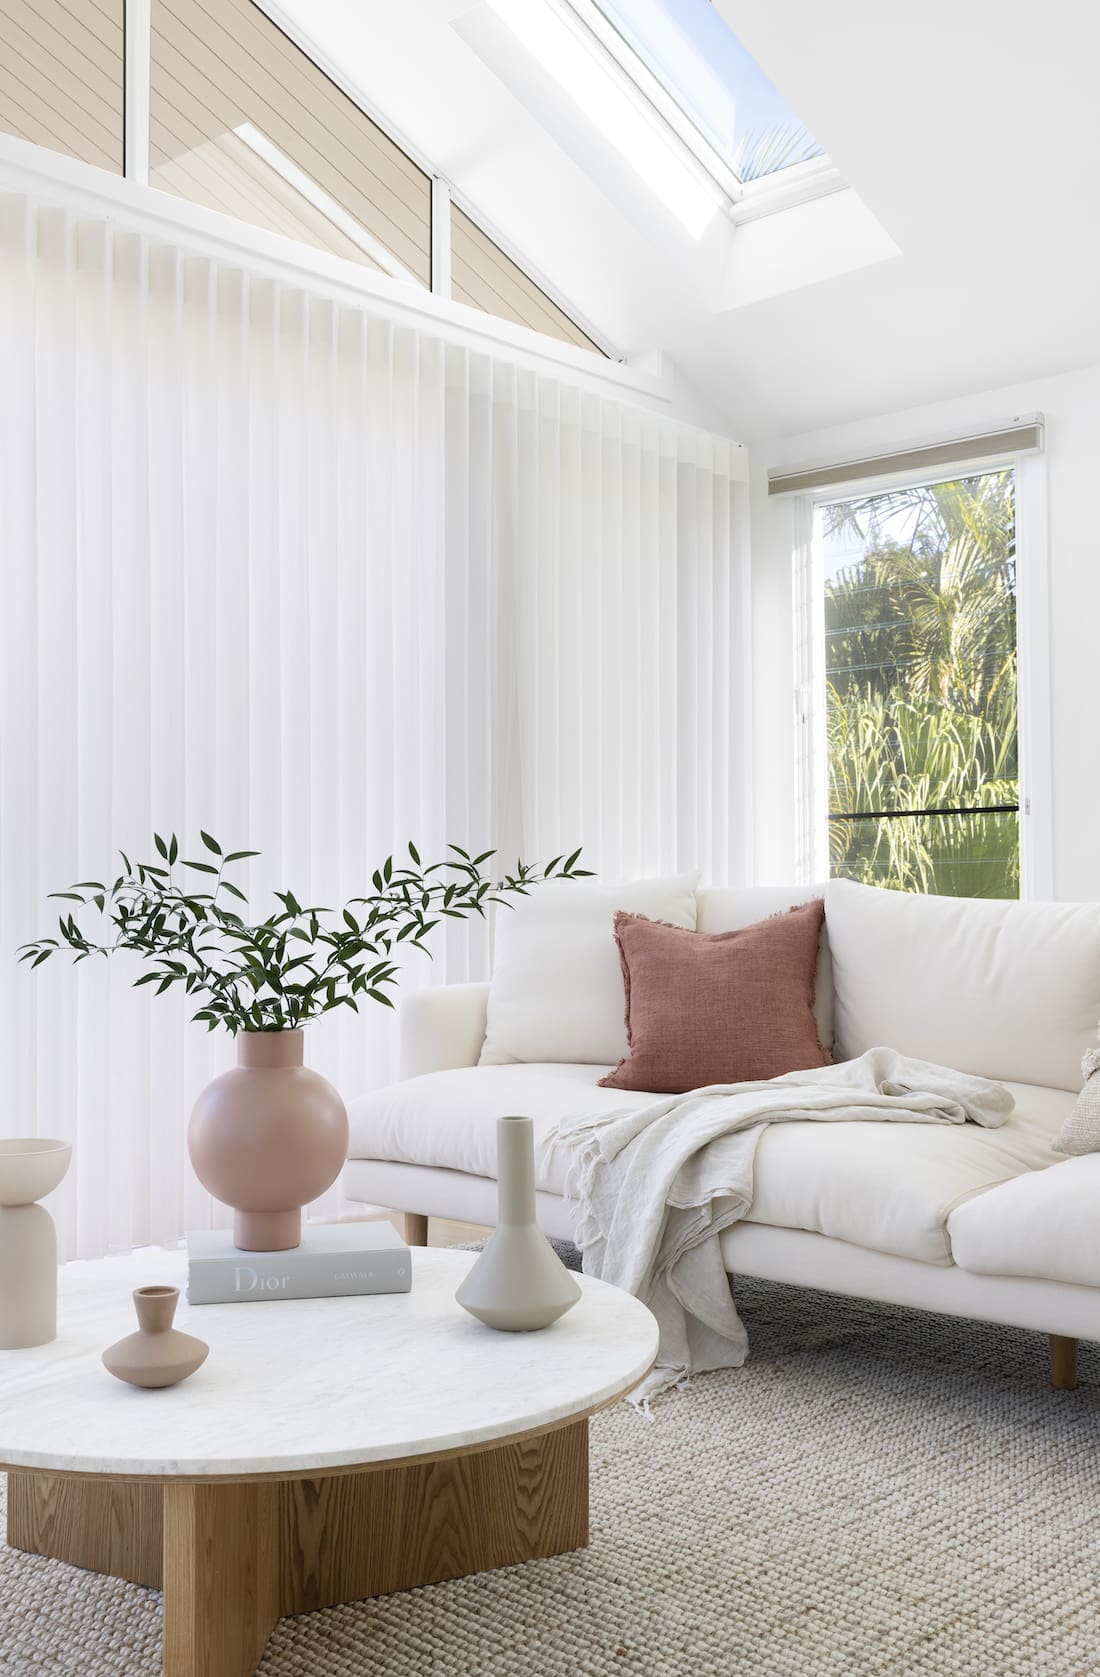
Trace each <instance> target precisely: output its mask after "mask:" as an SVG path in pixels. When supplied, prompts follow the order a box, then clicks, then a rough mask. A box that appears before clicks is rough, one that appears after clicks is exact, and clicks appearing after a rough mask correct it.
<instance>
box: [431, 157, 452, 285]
mask: <svg viewBox="0 0 1100 1677" xmlns="http://www.w3.org/2000/svg"><path fill="white" fill-rule="evenodd" d="M432 291H433V292H434V293H435V295H436V296H437V297H449V296H450V295H451V189H450V187H449V186H448V184H447V182H446V181H445V180H442V179H441V178H440V176H439V175H433V176H432Z"/></svg>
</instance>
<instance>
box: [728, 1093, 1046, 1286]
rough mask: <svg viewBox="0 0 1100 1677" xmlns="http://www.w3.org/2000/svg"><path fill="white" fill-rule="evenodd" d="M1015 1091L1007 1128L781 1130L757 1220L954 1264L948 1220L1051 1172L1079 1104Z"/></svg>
mask: <svg viewBox="0 0 1100 1677" xmlns="http://www.w3.org/2000/svg"><path fill="white" fill-rule="evenodd" d="M1008 1087H1009V1088H1010V1089H1011V1091H1012V1094H1013V1095H1014V1097H1015V1099H1016V1108H1015V1110H1014V1111H1013V1113H1012V1115H1011V1117H1010V1118H1009V1119H1008V1122H1007V1123H1005V1124H1003V1125H1002V1126H1001V1127H1000V1128H999V1129H996V1130H987V1129H983V1128H981V1127H980V1126H979V1125H977V1124H959V1125H951V1126H949V1127H947V1126H943V1125H939V1124H876V1123H873V1122H872V1123H858V1122H857V1123H852V1124H813V1123H809V1124H773V1125H772V1126H771V1127H770V1128H769V1129H767V1130H766V1131H765V1133H764V1135H763V1136H762V1137H761V1140H760V1148H759V1151H758V1152H757V1155H756V1192H755V1195H754V1198H753V1205H752V1211H751V1212H750V1214H749V1220H750V1221H751V1222H754V1223H773V1224H776V1225H777V1226H778V1227H780V1228H791V1229H809V1230H811V1231H813V1232H816V1233H818V1234H826V1235H832V1236H833V1237H834V1238H835V1239H837V1240H847V1241H850V1242H852V1244H853V1245H856V1246H866V1247H869V1248H870V1249H871V1250H872V1251H874V1252H890V1253H893V1254H894V1255H895V1256H896V1257H899V1258H914V1259H916V1260H917V1261H918V1262H921V1263H929V1264H949V1263H950V1262H951V1261H952V1257H951V1241H950V1237H949V1235H948V1230H947V1221H948V1218H949V1217H950V1215H951V1213H952V1211H953V1210H954V1209H955V1207H956V1206H957V1205H959V1204H961V1203H962V1202H963V1201H964V1200H967V1199H969V1198H970V1197H971V1196H972V1195H974V1194H982V1193H984V1192H985V1190H987V1189H989V1188H992V1187H994V1186H995V1185H997V1184H998V1183H1002V1182H1007V1181H1010V1180H1011V1179H1012V1178H1014V1177H1016V1176H1018V1175H1020V1174H1021V1172H1024V1171H1036V1170H1041V1169H1043V1168H1044V1167H1045V1166H1047V1165H1050V1164H1052V1163H1053V1161H1054V1160H1055V1158H1056V1157H1057V1155H1056V1154H1055V1153H1054V1151H1053V1147H1052V1143H1053V1138H1054V1136H1055V1135H1056V1134H1057V1132H1058V1128H1059V1125H1060V1124H1061V1122H1062V1119H1063V1117H1064V1116H1065V1113H1066V1111H1067V1110H1068V1108H1069V1107H1070V1106H1072V1104H1073V1103H1072V1099H1071V1097H1070V1096H1069V1095H1068V1094H1066V1093H1065V1092H1064V1091H1062V1090H1060V1089H1035V1088H1031V1087H1027V1086H1025V1085H1023V1084H1012V1083H1010V1084H1009V1085H1008Z"/></svg>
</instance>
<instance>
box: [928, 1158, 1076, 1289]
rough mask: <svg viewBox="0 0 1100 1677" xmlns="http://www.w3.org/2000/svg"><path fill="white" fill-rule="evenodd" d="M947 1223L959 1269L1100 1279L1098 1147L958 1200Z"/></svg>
mask: <svg viewBox="0 0 1100 1677" xmlns="http://www.w3.org/2000/svg"><path fill="white" fill-rule="evenodd" d="M947 1229H948V1233H949V1235H950V1237H951V1254H952V1257H953V1258H954V1260H955V1262H956V1263H957V1264H958V1265H959V1268H960V1269H969V1270H973V1271H974V1272H975V1273H976V1274H978V1275H1027V1276H1038V1277H1041V1278H1042V1279H1043V1280H1047V1281H1069V1282H1071V1283H1075V1284H1076V1285H1077V1286H1080V1287H1100V1153H1089V1154H1086V1155H1085V1156H1083V1157H1082V1158H1079V1159H1063V1160H1062V1161H1061V1162H1060V1163H1058V1164H1055V1165H1051V1167H1050V1169H1049V1170H1043V1171H1031V1172H1029V1173H1028V1174H1027V1175H1026V1176H1018V1177H1015V1178H1014V1179H1013V1180H1012V1181H1011V1182H1005V1183H1004V1184H1003V1185H1002V1186H1001V1187H999V1188H991V1189H990V1191H989V1193H988V1194H979V1195H978V1197H977V1198H976V1199H971V1200H967V1201H966V1203H965V1204H964V1205H960V1206H958V1207H957V1208H956V1209H955V1210H954V1211H953V1212H952V1213H951V1216H950V1219H949V1220H948V1225H947Z"/></svg>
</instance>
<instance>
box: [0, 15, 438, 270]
mask: <svg viewBox="0 0 1100 1677" xmlns="http://www.w3.org/2000/svg"><path fill="white" fill-rule="evenodd" d="M5 3H6V0H0V4H5ZM150 100H151V125H150V159H149V165H150V179H151V181H152V183H153V184H154V185H155V186H160V187H163V188H165V189H166V190H168V191H169V192H175V193H178V194H179V196H180V197H182V198H189V199H191V200H192V201H193V202H195V203H199V204H206V205H207V206H209V207H210V208H211V209H216V210H224V211H226V212H227V213H228V214H230V215H234V216H237V217H238V218H239V219H240V220H242V221H248V222H252V223H254V224H255V225H257V226H260V227H267V228H270V229H271V230H273V231H274V232H277V233H285V234H287V235H288V236H289V237H290V238H294V239H301V240H303V241H304V242H305V243H307V244H312V245H317V246H319V247H320V248H321V249H323V250H329V251H333V252H335V254H337V255H338V256H344V257H348V258H350V259H351V260H352V261H355V262H362V263H365V264H367V265H368V266H378V265H379V264H378V262H377V261H376V260H375V257H374V256H372V254H371V252H372V249H374V250H376V248H377V245H381V246H383V247H384V249H385V251H388V252H389V253H390V254H391V255H392V256H394V257H396V258H397V260H398V262H399V263H401V264H402V266H403V267H404V268H406V269H407V270H408V271H409V273H411V274H412V275H413V276H414V277H415V278H416V279H417V280H419V281H421V283H422V284H424V285H427V284H429V283H430V280H431V181H430V180H429V178H428V176H427V175H426V174H425V173H424V171H423V170H422V169H419V168H418V167H417V166H416V164H415V163H413V161H412V160H411V158H409V157H407V156H406V155H405V153H404V152H403V151H401V149H400V148H399V147H398V146H396V145H394V143H393V141H392V140H390V139H389V138H388V137H387V136H386V135H385V134H384V133H383V132H382V130H381V129H380V128H378V127H376V125H375V124H374V123H373V122H371V121H370V119H369V117H367V116H365V115H364V114H363V112H362V111H361V110H360V109H359V108H358V106H357V105H355V104H353V103H352V101H351V100H350V99H349V98H348V97H347V96H346V95H345V94H344V93H342V92H341V91H340V89H339V88H338V87H336V86H335V85H334V84H333V83H332V82H330V81H329V79H328V77H327V76H326V75H324V73H323V72H322V71H321V70H319V69H318V68H317V66H316V65H315V64H314V63H313V62H312V60H310V59H309V58H307V57H306V55H305V54H304V53H303V52H301V51H300V50H299V48H298V47H296V46H295V45H294V43H293V42H292V41H291V40H289V39H288V38H287V36H285V35H284V34H283V33H282V31H281V30H280V29H277V28H276V26H275V25H274V24H273V23H272V22H271V20H270V18H268V17H267V16H266V15H265V14H264V13H263V12H261V11H260V9H259V7H258V6H254V5H253V4H252V3H251V0H153V11H152V70H151V88H150Z"/></svg>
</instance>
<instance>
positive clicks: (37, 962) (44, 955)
mask: <svg viewBox="0 0 1100 1677" xmlns="http://www.w3.org/2000/svg"><path fill="white" fill-rule="evenodd" d="M28 953H29V951H28ZM52 954H53V950H52V949H43V950H41V951H40V953H39V954H37V955H36V956H35V958H34V960H33V961H32V962H31V971H32V972H33V971H34V969H35V967H40V966H41V965H42V963H43V961H48V960H49V958H50V956H51V955H52ZM20 958H21V959H22V960H24V961H25V960H26V958H27V957H26V955H23V956H21V957H20Z"/></svg>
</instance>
